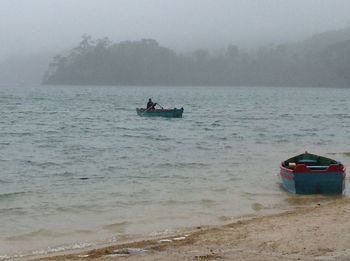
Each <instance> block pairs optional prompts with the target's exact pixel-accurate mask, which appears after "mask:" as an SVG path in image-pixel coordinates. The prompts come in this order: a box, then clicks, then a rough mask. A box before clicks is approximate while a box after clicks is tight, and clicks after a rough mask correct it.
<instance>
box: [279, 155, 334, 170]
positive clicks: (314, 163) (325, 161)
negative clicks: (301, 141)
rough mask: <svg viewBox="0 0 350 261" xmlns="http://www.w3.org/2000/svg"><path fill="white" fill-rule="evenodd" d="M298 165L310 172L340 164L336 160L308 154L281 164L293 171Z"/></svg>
mask: <svg viewBox="0 0 350 261" xmlns="http://www.w3.org/2000/svg"><path fill="white" fill-rule="evenodd" d="M299 164H303V165H305V166H306V167H307V168H309V169H312V170H325V169H328V167H329V166H330V165H332V164H335V165H338V164H340V163H339V162H338V161H336V160H332V159H329V158H325V157H321V156H318V155H314V154H308V153H304V154H301V155H298V156H295V157H293V158H290V159H288V160H286V161H284V162H282V165H283V167H285V168H289V169H295V168H296V165H299Z"/></svg>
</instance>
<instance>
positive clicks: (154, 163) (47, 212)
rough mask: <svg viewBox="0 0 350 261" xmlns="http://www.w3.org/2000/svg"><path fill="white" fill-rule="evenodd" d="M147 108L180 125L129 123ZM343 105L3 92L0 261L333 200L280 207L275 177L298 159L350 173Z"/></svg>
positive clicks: (19, 89)
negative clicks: (176, 113)
mask: <svg viewBox="0 0 350 261" xmlns="http://www.w3.org/2000/svg"><path fill="white" fill-rule="evenodd" d="M149 98H152V100H153V101H154V102H157V103H159V104H160V105H161V106H163V107H164V108H175V107H176V108H181V107H183V108H184V114H183V118H158V117H152V118H148V117H140V116H138V115H137V114H136V110H135V109H136V108H137V107H145V105H146V103H147V101H148V99H149ZM349 98H350V89H346V88H334V87H332V88H331V87H330V88H312V87H310V88H298V87H192V86H188V87H175V86H174V87H171V86H167V87H163V86H156V87H146V86H137V87H134V86H125V87H123V86H33V85H31V86H8V85H5V86H1V87H0V224H1V225H0V260H8V259H14V258H20V259H21V258H22V259H27V258H29V257H36V256H41V255H45V254H53V253H61V252H62V251H63V252H64V251H70V250H79V249H85V248H94V247H98V246H101V245H104V244H115V243H118V242H121V241H123V240H126V239H137V238H142V237H146V238H147V237H154V236H166V235H168V234H171V233H177V232H178V231H182V230H183V229H187V228H192V227H198V226H211V225H221V224H225V223H230V222H233V221H234V220H237V219H239V218H242V217H246V216H256V215H266V214H268V213H273V212H278V211H284V210H286V209H290V208H298V207H302V206H305V205H307V204H316V202H318V201H319V200H333V199H334V197H322V196H308V197H305V196H296V195H291V194H289V193H287V192H286V191H284V190H283V189H282V188H281V184H280V180H279V179H278V175H277V174H278V172H279V164H280V162H281V161H283V160H285V159H287V158H289V157H292V156H294V155H297V154H301V153H304V152H305V151H308V152H310V153H315V154H320V155H324V156H327V157H331V158H335V159H337V160H340V161H342V162H343V163H344V164H345V165H348V166H350V106H349V105H350V102H349ZM347 183H348V180H347ZM342 197H347V193H346V192H345V195H343V196H342ZM310 199H311V200H310Z"/></svg>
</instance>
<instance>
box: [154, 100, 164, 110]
mask: <svg viewBox="0 0 350 261" xmlns="http://www.w3.org/2000/svg"><path fill="white" fill-rule="evenodd" d="M156 103H157V102H156ZM157 105H159V107H160V108H162V110H164V108H163V106H162V105H160V104H159V103H157Z"/></svg>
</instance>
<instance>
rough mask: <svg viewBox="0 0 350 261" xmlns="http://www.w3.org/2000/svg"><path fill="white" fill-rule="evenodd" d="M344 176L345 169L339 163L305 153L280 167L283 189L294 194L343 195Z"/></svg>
mask: <svg viewBox="0 0 350 261" xmlns="http://www.w3.org/2000/svg"><path fill="white" fill-rule="evenodd" d="M345 176H346V168H345V166H344V165H343V164H341V163H340V162H339V161H336V160H333V159H329V158H326V157H322V156H318V155H315V154H309V153H307V152H305V153H304V154H300V155H297V156H295V157H292V158H290V159H288V160H286V161H283V162H282V163H281V165H280V177H281V179H282V185H283V187H284V188H285V189H286V190H288V191H289V192H291V193H295V194H304V195H310V194H343V193H344V191H345Z"/></svg>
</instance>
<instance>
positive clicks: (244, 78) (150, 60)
mask: <svg viewBox="0 0 350 261" xmlns="http://www.w3.org/2000/svg"><path fill="white" fill-rule="evenodd" d="M43 83H44V84H69V85H230V86H235V85H237V86H350V28H349V29H344V30H338V31H330V32H326V33H322V34H318V35H315V36H313V37H310V38H308V39H306V40H305V41H303V42H299V43H290V44H284V45H277V46H274V45H271V46H265V47H261V48H260V49H258V50H257V51H254V52H251V53H247V52H243V51H240V50H239V48H238V47H237V46H235V45H229V46H228V47H227V48H226V50H223V51H221V52H219V51H218V52H216V53H215V54H213V53H210V52H208V51H207V50H204V49H199V50H196V51H194V52H193V53H190V54H186V55H185V54H178V53H175V52H174V51H173V50H171V49H169V48H166V47H162V46H160V45H159V44H158V43H157V42H156V41H155V40H152V39H143V40H140V41H125V42H120V43H112V42H111V41H110V40H109V39H108V38H104V39H98V40H96V41H94V40H92V38H91V37H90V36H87V35H84V36H83V39H82V41H81V42H80V44H79V45H78V46H77V47H75V48H73V49H72V50H70V51H69V52H68V53H67V54H65V55H61V56H56V57H55V58H54V59H53V61H52V62H51V64H50V67H49V69H48V71H47V73H46V75H45V77H44V79H43Z"/></svg>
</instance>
